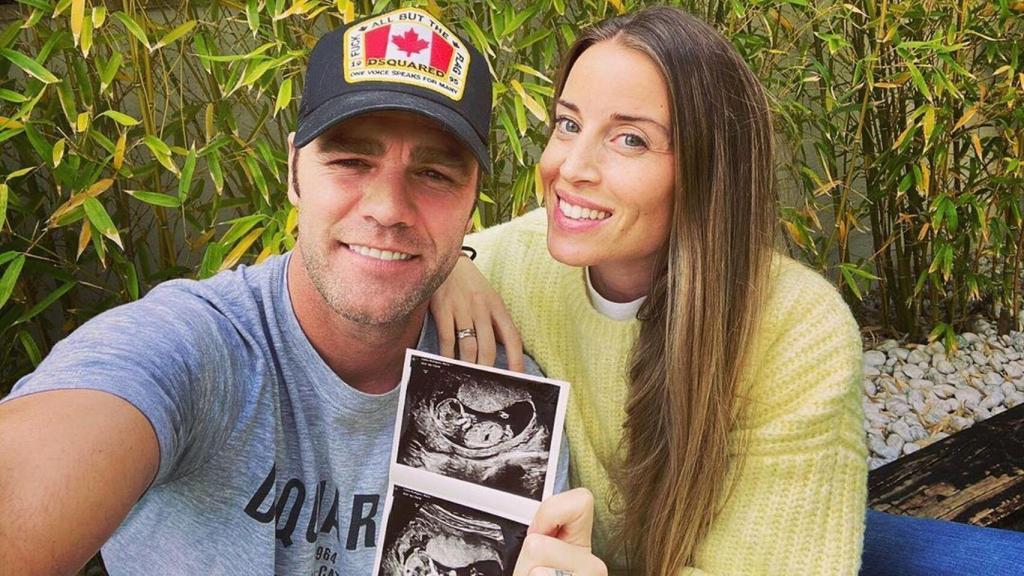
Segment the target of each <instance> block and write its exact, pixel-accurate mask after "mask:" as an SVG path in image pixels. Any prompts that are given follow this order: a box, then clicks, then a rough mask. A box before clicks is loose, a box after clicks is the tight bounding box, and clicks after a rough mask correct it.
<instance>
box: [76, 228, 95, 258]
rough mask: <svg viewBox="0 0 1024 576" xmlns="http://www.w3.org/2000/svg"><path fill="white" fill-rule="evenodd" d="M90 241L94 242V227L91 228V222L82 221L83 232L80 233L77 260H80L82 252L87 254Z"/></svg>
mask: <svg viewBox="0 0 1024 576" xmlns="http://www.w3.org/2000/svg"><path fill="white" fill-rule="evenodd" d="M89 240H92V226H89V220H82V231H81V232H79V233H78V253H77V254H75V260H78V257H79V256H81V255H82V252H85V247H86V246H88V245H89Z"/></svg>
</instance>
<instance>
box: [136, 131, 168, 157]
mask: <svg viewBox="0 0 1024 576" xmlns="http://www.w3.org/2000/svg"><path fill="white" fill-rule="evenodd" d="M142 143H143V144H145V145H146V146H147V147H148V148H149V149H150V151H152V152H153V154H154V155H157V154H162V155H164V156H170V155H171V147H170V146H168V145H167V144H164V141H163V140H161V139H159V138H157V137H156V136H153V135H152V134H146V135H145V136H143V137H142Z"/></svg>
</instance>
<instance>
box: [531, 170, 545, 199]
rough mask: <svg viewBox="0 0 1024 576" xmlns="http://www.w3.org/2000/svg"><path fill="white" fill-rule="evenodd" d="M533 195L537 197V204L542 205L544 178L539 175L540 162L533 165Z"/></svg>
mask: <svg viewBox="0 0 1024 576" xmlns="http://www.w3.org/2000/svg"><path fill="white" fill-rule="evenodd" d="M533 195H534V196H536V197H537V205H538V206H543V205H544V180H543V179H541V177H540V164H536V165H534V167H533Z"/></svg>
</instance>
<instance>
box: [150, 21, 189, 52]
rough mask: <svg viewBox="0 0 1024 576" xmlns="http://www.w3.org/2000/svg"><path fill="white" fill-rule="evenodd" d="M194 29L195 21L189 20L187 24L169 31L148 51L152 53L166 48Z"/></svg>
mask: <svg viewBox="0 0 1024 576" xmlns="http://www.w3.org/2000/svg"><path fill="white" fill-rule="evenodd" d="M195 27H196V21H195V20H189V21H188V22H185V23H184V24H182V25H180V26H178V27H176V28H175V29H174V30H171V31H170V32H168V33H167V35H166V36H164V37H163V38H161V39H160V41H159V42H157V43H156V45H154V46H153V47H152V48H150V49H149V51H150V52H153V51H155V50H158V49H160V48H163V47H164V46H167V45H168V44H170V43H172V42H174V41H175V40H177V39H178V38H181V37H182V36H184V35H186V34H188V33H189V32H191V31H192V29H193V28H195Z"/></svg>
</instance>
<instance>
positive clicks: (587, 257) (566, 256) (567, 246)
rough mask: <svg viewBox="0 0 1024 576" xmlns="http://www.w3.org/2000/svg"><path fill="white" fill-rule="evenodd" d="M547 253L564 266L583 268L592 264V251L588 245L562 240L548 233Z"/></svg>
mask: <svg viewBox="0 0 1024 576" xmlns="http://www.w3.org/2000/svg"><path fill="white" fill-rule="evenodd" d="M548 253H550V254H551V257H552V258H554V259H555V260H556V261H558V262H561V263H562V264H565V265H566V266H575V267H577V268H583V267H585V266H593V265H594V260H595V258H594V251H593V250H592V249H590V247H583V246H578V245H575V243H574V242H563V241H561V240H559V239H557V238H553V237H552V236H551V235H550V234H549V235H548Z"/></svg>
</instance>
